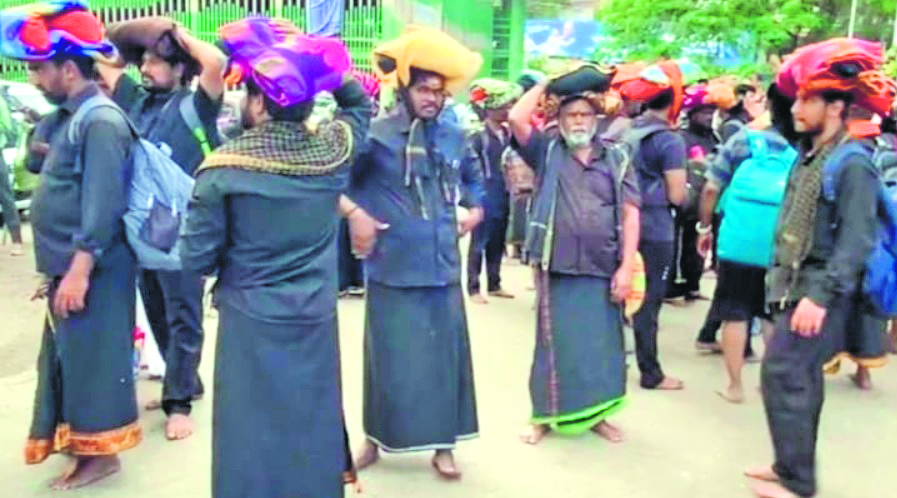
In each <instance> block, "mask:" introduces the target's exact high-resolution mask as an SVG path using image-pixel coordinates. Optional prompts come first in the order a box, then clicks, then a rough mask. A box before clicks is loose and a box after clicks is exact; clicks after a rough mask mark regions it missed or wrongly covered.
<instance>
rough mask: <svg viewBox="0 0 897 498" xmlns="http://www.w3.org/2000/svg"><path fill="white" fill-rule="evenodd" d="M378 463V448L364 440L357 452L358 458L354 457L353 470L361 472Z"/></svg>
mask: <svg viewBox="0 0 897 498" xmlns="http://www.w3.org/2000/svg"><path fill="white" fill-rule="evenodd" d="M378 461H380V448H377V445H376V444H374V443H373V442H372V441H370V440H365V442H364V445H363V446H362V447H361V450H359V451H358V456H357V457H355V470H356V471H357V472H361V471H362V470H364V469H366V468H368V467H370V466H371V465H374V464H375V463H377V462H378Z"/></svg>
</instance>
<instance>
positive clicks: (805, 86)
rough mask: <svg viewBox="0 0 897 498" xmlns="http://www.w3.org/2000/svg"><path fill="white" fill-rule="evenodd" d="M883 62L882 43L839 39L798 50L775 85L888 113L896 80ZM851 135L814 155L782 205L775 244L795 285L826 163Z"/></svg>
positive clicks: (789, 93) (808, 246) (787, 93)
mask: <svg viewBox="0 0 897 498" xmlns="http://www.w3.org/2000/svg"><path fill="white" fill-rule="evenodd" d="M882 62H883V60H882V50H881V46H880V45H879V44H877V43H873V42H869V41H864V40H858V39H848V38H835V39H832V40H828V41H824V42H820V43H816V44H812V45H808V46H806V47H802V48H801V49H799V50H797V51H796V52H795V53H794V54H793V55H792V56H791V57H789V58H788V59H787V60H786V61H785V62H784V63H783V64H782V66H781V69H780V71H779V74H778V75H777V77H776V86H777V87H778V89H779V91H780V92H781V93H782V94H783V95H785V96H787V97H790V98H798V97H809V96H813V95H818V94H820V93H823V92H841V93H846V94H849V95H851V97H852V100H853V104H854V105H856V106H858V107H860V108H863V109H866V110H868V111H871V112H873V113H875V114H879V115H882V116H884V115H887V113H888V112H889V111H890V108H891V102H892V101H893V99H894V96H895V95H894V85H893V82H892V81H891V80H890V79H889V78H888V77H887V76H885V75H884V73H883V72H882V71H880V69H879V68H880V66H881V64H882ZM848 138H849V137H848V136H847V135H846V134H843V133H842V134H841V135H839V136H838V137H836V138H835V140H833V141H832V142H831V143H829V144H828V145H826V146H825V147H823V148H822V150H820V151H818V152H817V153H816V154H815V158H814V159H813V160H812V161H811V163H810V164H809V165H807V166H806V170H805V171H804V172H803V176H802V178H801V181H799V182H797V187H796V191H795V193H794V195H792V196H790V197H789V198H788V199H786V203H785V204H784V205H783V206H782V215H781V220H782V221H781V223H780V224H779V228H778V230H777V233H776V245H777V247H780V248H781V250H780V251H779V253H778V254H777V261H776V263H777V264H779V265H781V266H783V267H784V268H788V269H789V274H788V275H786V276H785V277H784V278H787V279H789V282H788V284H789V285H794V283H795V280H796V275H797V271H798V270H799V268H800V265H801V264H802V263H803V261H804V260H805V259H806V257H807V255H808V254H809V253H810V250H811V249H812V243H813V240H812V239H813V237H812V236H813V231H812V230H813V226H814V223H813V222H814V220H815V218H816V210H817V207H818V202H819V198H820V194H821V189H822V183H823V167H824V164H825V161H826V159H827V158H828V157H829V155H830V154H831V153H832V152H833V151H834V149H835V148H837V146H838V145H840V144H843V143H845V142H846V141H847V139H848Z"/></svg>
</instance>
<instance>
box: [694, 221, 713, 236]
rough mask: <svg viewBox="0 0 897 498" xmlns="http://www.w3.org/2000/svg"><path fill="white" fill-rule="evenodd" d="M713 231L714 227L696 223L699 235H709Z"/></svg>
mask: <svg viewBox="0 0 897 498" xmlns="http://www.w3.org/2000/svg"><path fill="white" fill-rule="evenodd" d="M711 230H713V225H702V224H701V222H700V221H699V222H697V223H695V231H696V232H698V235H707V234H708V233H710V231H711Z"/></svg>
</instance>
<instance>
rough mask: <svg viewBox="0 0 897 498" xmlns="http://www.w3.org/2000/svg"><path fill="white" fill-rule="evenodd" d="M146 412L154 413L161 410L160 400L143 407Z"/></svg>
mask: <svg viewBox="0 0 897 498" xmlns="http://www.w3.org/2000/svg"><path fill="white" fill-rule="evenodd" d="M143 408H144V409H145V410H146V411H148V412H154V411H156V410H161V409H162V400H160V399H154V400H152V401H150V402H149V403H147V404H146V405H145V406H144V407H143Z"/></svg>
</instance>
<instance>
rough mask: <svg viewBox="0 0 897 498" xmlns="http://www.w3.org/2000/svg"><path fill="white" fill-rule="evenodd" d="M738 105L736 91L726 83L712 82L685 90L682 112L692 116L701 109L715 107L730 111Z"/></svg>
mask: <svg viewBox="0 0 897 498" xmlns="http://www.w3.org/2000/svg"><path fill="white" fill-rule="evenodd" d="M736 104H738V99H737V98H736V96H735V89H734V88H733V87H732V85H730V84H728V83H727V82H725V81H711V82H709V83H707V84H706V85H693V86H690V87H688V88H686V89H685V91H684V95H683V98H682V111H684V112H685V113H686V114H691V113H693V112H695V111H697V110H699V109H702V108H706V107H714V108H717V109H722V110H724V111H728V110H729V109H731V108H733V107H735V105H736Z"/></svg>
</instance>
